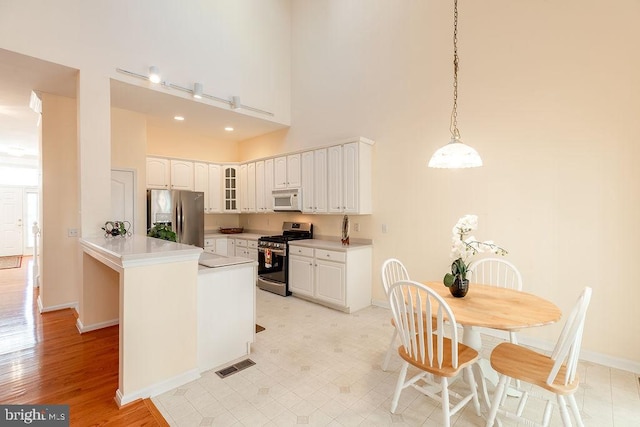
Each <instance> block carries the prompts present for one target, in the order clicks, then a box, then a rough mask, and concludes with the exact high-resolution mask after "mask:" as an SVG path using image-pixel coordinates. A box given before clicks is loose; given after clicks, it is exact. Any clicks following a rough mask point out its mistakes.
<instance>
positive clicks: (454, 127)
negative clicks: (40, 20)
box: [449, 0, 460, 139]
mask: <svg viewBox="0 0 640 427" xmlns="http://www.w3.org/2000/svg"><path fill="white" fill-rule="evenodd" d="M449 130H450V131H451V136H453V138H454V139H460V131H459V130H458V0H453V111H452V112H451V124H450V126H449Z"/></svg>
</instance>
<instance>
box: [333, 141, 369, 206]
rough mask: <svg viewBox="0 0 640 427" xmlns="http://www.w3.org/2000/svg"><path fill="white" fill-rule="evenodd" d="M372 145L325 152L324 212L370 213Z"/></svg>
mask: <svg viewBox="0 0 640 427" xmlns="http://www.w3.org/2000/svg"><path fill="white" fill-rule="evenodd" d="M372 144H373V142H372V141H369V140H367V139H364V138H359V139H358V140H357V141H354V142H349V143H345V144H342V145H339V146H333V147H329V148H328V149H327V150H328V187H327V192H328V202H329V205H328V211H329V212H330V213H352V214H361V215H362V214H370V213H372V212H373V203H372V194H373V191H372V189H373V185H372V178H373V177H372V151H373V150H372Z"/></svg>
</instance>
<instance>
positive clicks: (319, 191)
mask: <svg viewBox="0 0 640 427" xmlns="http://www.w3.org/2000/svg"><path fill="white" fill-rule="evenodd" d="M327 185H328V169H327V149H326V148H322V149H319V150H315V151H314V152H313V210H314V212H315V213H327V203H328V198H327V197H328V196H327Z"/></svg>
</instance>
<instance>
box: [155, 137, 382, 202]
mask: <svg viewBox="0 0 640 427" xmlns="http://www.w3.org/2000/svg"><path fill="white" fill-rule="evenodd" d="M372 146H373V141H370V140H367V139H365V138H352V139H348V140H344V141H342V142H340V143H336V145H332V146H329V147H326V148H317V149H314V150H309V151H305V152H302V153H295V154H288V155H284V156H279V157H273V158H268V159H264V160H258V161H255V162H250V163H244V164H242V165H237V164H227V165H221V164H210V163H204V162H192V161H187V160H177V159H165V158H160V157H148V158H147V166H146V167H147V170H146V175H147V187H148V188H160V189H164V188H170V189H176V190H191V191H194V190H195V191H202V192H204V194H205V213H254V212H258V213H266V212H273V195H272V192H273V190H281V189H287V188H300V189H301V194H302V212H304V213H311V214H327V213H328V214H342V213H351V214H371V213H372V211H373V209H372V188H373V187H372V152H373V149H372Z"/></svg>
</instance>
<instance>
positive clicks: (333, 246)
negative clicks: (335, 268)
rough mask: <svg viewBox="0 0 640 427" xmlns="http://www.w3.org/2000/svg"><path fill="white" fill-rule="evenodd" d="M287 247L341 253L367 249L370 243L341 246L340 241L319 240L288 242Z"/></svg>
mask: <svg viewBox="0 0 640 427" xmlns="http://www.w3.org/2000/svg"><path fill="white" fill-rule="evenodd" d="M289 245H295V246H302V247H306V248H315V249H327V250H330V251H342V252H346V251H348V250H350V249H362V248H369V247H371V246H372V245H371V244H370V243H351V244H350V245H343V244H342V243H341V242H340V240H321V239H303V240H295V241H293V242H290V243H289Z"/></svg>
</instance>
